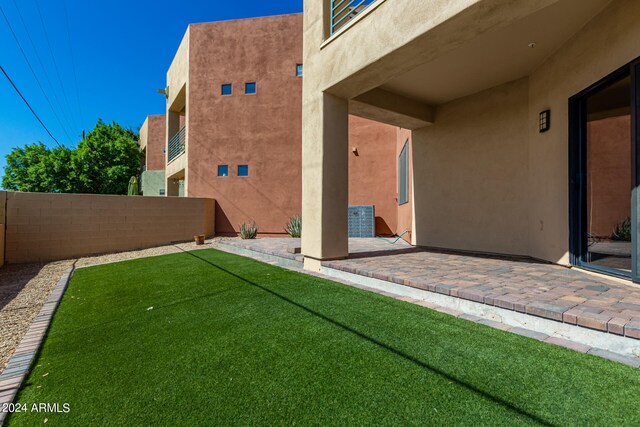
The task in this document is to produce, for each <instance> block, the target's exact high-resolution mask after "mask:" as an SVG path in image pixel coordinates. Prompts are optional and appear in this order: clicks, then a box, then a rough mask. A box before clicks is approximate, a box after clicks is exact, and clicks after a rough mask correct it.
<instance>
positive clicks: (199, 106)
mask: <svg viewBox="0 0 640 427" xmlns="http://www.w3.org/2000/svg"><path fill="white" fill-rule="evenodd" d="M302 23H303V18H302V15H301V14H294V15H283V16H274V17H263V18H256V19H243V20H235V21H223V22H212V23H205V24H195V25H191V26H190V27H189V40H190V46H189V54H190V64H189V67H188V68H189V81H188V84H187V87H188V91H189V93H188V97H187V99H188V102H189V105H188V108H187V111H188V123H189V142H188V148H187V149H188V159H189V161H188V165H187V168H186V174H187V177H186V182H187V194H188V195H189V196H195V197H211V198H214V199H216V232H217V233H218V234H222V235H225V234H235V233H237V232H238V231H239V225H240V224H241V223H242V222H247V221H256V223H257V224H258V227H259V231H260V234H263V235H283V234H285V231H284V226H285V224H286V222H287V221H288V219H289V218H290V217H291V216H293V215H295V214H300V213H301V197H302V195H301V193H302V182H301V163H302V159H301V157H302V153H301V140H302V80H303V79H302V78H300V77H297V76H296V65H297V64H302V62H303V61H302V54H303V51H302ZM247 82H256V83H257V93H256V94H255V95H245V93H244V91H245V86H244V85H245V83H247ZM228 83H231V84H232V85H233V94H232V95H231V96H222V95H221V85H222V84H228ZM350 135H351V137H350V139H351V141H352V142H353V145H354V146H358V147H359V148H360V152H361V154H362V156H361V157H357V158H354V159H352V162H351V166H352V171H351V173H352V175H353V179H352V181H351V191H352V195H353V197H352V200H351V201H350V203H351V204H360V203H366V204H375V205H376V210H377V216H379V217H380V218H378V220H377V224H378V229H377V230H378V232H380V233H384V234H388V232H389V229H391V230H394V229H395V226H396V210H395V200H394V198H395V190H394V188H395V184H394V182H395V160H394V159H393V157H394V143H395V130H394V128H392V127H390V126H388V125H384V124H381V123H376V122H371V121H368V120H363V119H357V118H354V119H352V122H351V126H350ZM345 155H350V154H349V153H346V154H345ZM351 156H352V155H351ZM218 165H228V167H229V176H227V177H218V176H217V167H218ZM238 165H248V166H249V176H247V177H238V176H237V168H238ZM374 171H375V172H374ZM345 218H346V213H345Z"/></svg>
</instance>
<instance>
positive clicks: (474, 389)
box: [180, 248, 553, 426]
mask: <svg viewBox="0 0 640 427" xmlns="http://www.w3.org/2000/svg"><path fill="white" fill-rule="evenodd" d="M180 249H181V250H182V251H183V252H184V253H186V254H189V255H191V256H192V257H194V258H197V259H199V260H200V261H202V262H205V263H207V264H209V265H211V266H212V267H214V268H216V269H218V270H220V271H223V272H225V273H227V274H229V275H231V276H233V277H235V278H237V279H239V280H241V281H243V282H245V283H247V284H249V285H251V286H253V287H256V288H258V289H261V290H262V291H264V292H267V293H269V294H271V295H273V296H275V297H276V298H279V299H281V300H283V301H285V302H287V303H289V304H291V305H294V306H296V307H298V308H300V309H302V310H304V311H306V312H307V313H310V314H312V315H314V316H316V317H318V318H320V319H322V320H324V321H326V322H329V323H331V324H333V325H335V326H337V327H339V328H341V329H343V330H345V331H347V332H349V333H352V334H354V335H356V336H358V337H359V338H362V339H364V340H366V341H369V342H370V343H372V344H375V345H377V346H379V347H381V348H383V349H385V350H387V351H389V352H391V353H393V354H395V355H397V356H399V357H401V358H403V359H405V360H407V361H409V362H411V363H413V364H414V365H417V366H419V367H420V368H423V369H427V370H429V371H431V372H434V373H436V374H438V375H440V376H442V377H443V378H445V379H447V380H448V381H452V382H455V383H457V384H459V385H461V386H463V387H465V388H467V389H468V390H471V391H472V392H474V393H476V394H478V395H480V396H482V397H484V398H485V399H488V400H491V401H493V402H495V403H497V404H499V405H502V406H504V407H505V408H507V409H509V410H511V411H513V412H516V413H518V414H520V415H523V416H525V417H527V418H529V419H531V420H532V421H535V422H537V423H539V424H542V425H546V426H552V425H553V424H552V423H550V422H549V421H546V420H544V419H542V418H540V417H538V416H537V415H535V414H531V413H528V412H526V411H524V410H522V409H520V408H518V407H517V406H515V405H513V404H512V403H510V402H508V401H506V400H504V399H501V398H500V397H497V396H493V395H491V394H489V393H487V392H485V391H483V390H481V389H479V388H477V387H476V386H474V385H472V384H469V383H467V382H464V381H462V380H459V379H457V378H455V377H453V376H452V375H450V374H448V373H446V372H444V371H442V370H440V369H438V368H436V367H433V366H431V365H429V364H427V363H425V362H423V361H422V360H420V359H417V358H415V357H413V356H411V355H409V354H406V353H404V352H402V351H400V350H398V349H396V348H394V347H391V346H390V345H388V344H385V343H383V342H382V341H379V340H377V339H375V338H373V337H370V336H368V335H365V334H363V333H362V332H359V331H357V330H355V329H353V328H351V327H350V326H348V325H345V324H343V323H340V322H338V321H336V320H334V319H331V318H329V317H327V316H325V315H323V314H322V313H319V312H317V311H315V310H312V309H310V308H309V307H306V306H304V305H302V304H299V303H297V302H295V301H293V300H291V299H289V298H287V297H285V296H284V295H280V294H279V293H277V292H274V291H272V290H270V289H268V288H265V287H264V286H261V285H259V284H258V283H255V282H252V281H251V280H248V279H245V278H244V277H242V276H239V275H237V274H235V273H233V272H231V271H229V270H227V269H225V268H224V267H221V266H219V265H217V264H215V263H213V262H211V261H209V260H206V259H204V258H201V257H199V256H198V255H196V254H195V253H194V252H189V251H186V250H184V249H182V248H180Z"/></svg>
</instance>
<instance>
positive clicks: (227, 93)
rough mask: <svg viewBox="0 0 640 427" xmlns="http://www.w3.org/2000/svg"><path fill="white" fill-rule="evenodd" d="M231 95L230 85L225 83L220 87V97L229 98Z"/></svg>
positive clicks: (231, 88)
mask: <svg viewBox="0 0 640 427" xmlns="http://www.w3.org/2000/svg"><path fill="white" fill-rule="evenodd" d="M231 94H233V86H232V85H231V83H225V84H223V85H222V95H223V96H230V95H231Z"/></svg>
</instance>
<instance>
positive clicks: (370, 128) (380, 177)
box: [348, 116, 398, 235]
mask: <svg viewBox="0 0 640 427" xmlns="http://www.w3.org/2000/svg"><path fill="white" fill-rule="evenodd" d="M395 140H396V128H395V127H393V126H388V125H384V124H381V123H377V122H374V121H371V120H366V119H362V118H359V117H354V116H351V117H350V118H349V153H348V156H349V204H351V205H375V210H376V234H379V235H391V234H394V233H395V232H396V229H397V224H398V220H397V217H398V211H397V204H398V202H397V200H398V199H397V178H396V168H397V166H396V164H397V162H398V160H397V156H396V145H395ZM354 149H356V152H354V151H353V150H354Z"/></svg>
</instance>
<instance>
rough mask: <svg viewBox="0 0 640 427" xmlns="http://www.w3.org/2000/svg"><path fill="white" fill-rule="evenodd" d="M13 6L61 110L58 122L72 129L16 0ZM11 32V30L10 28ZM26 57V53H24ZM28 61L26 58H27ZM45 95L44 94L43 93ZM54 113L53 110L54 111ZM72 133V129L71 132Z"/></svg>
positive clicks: (70, 139) (67, 133)
mask: <svg viewBox="0 0 640 427" xmlns="http://www.w3.org/2000/svg"><path fill="white" fill-rule="evenodd" d="M13 6H14V7H15V9H16V11H17V12H18V17H19V18H20V22H21V23H22V26H23V27H24V31H25V33H26V34H27V38H28V39H29V43H31V49H33V52H34V53H35V54H36V59H37V60H38V63H39V64H40V68H41V69H42V73H43V74H44V77H45V79H46V80H47V83H49V88H50V89H51V93H52V94H53V98H54V100H55V102H56V104H57V106H58V108H59V109H60V111H61V112H62V118H64V119H65V121H66V124H65V125H63V124H62V121H61V120H58V121H59V122H60V125H61V126H63V127H64V126H67V127H68V129H73V124H72V123H71V120H69V117H68V116H67V114H66V110H65V108H64V107H63V106H62V102H60V99H59V98H58V95H57V92H56V90H55V88H54V86H53V83H51V79H50V78H49V74H48V73H47V68H46V67H45V66H44V62H43V61H42V57H41V56H40V53H39V51H38V48H37V47H36V44H35V43H34V42H33V38H31V33H30V32H29V27H28V26H27V23H26V22H25V20H24V17H23V16H22V12H21V11H20V8H19V7H18V3H16V0H13ZM5 20H7V25H9V28H11V24H9V22H8V19H7V18H6V16H5ZM12 32H13V30H12ZM14 38H15V39H16V43H18V45H20V42H19V41H18V40H17V37H16V36H15V34H14ZM23 56H25V59H26V55H24V53H23ZM27 62H28V60H27ZM45 96H46V95H45ZM54 114H55V111H54ZM64 133H65V134H66V135H67V138H69V142H72V138H71V137H70V136H69V132H67V129H66V128H65V129H64ZM71 133H73V131H72V132H71Z"/></svg>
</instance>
